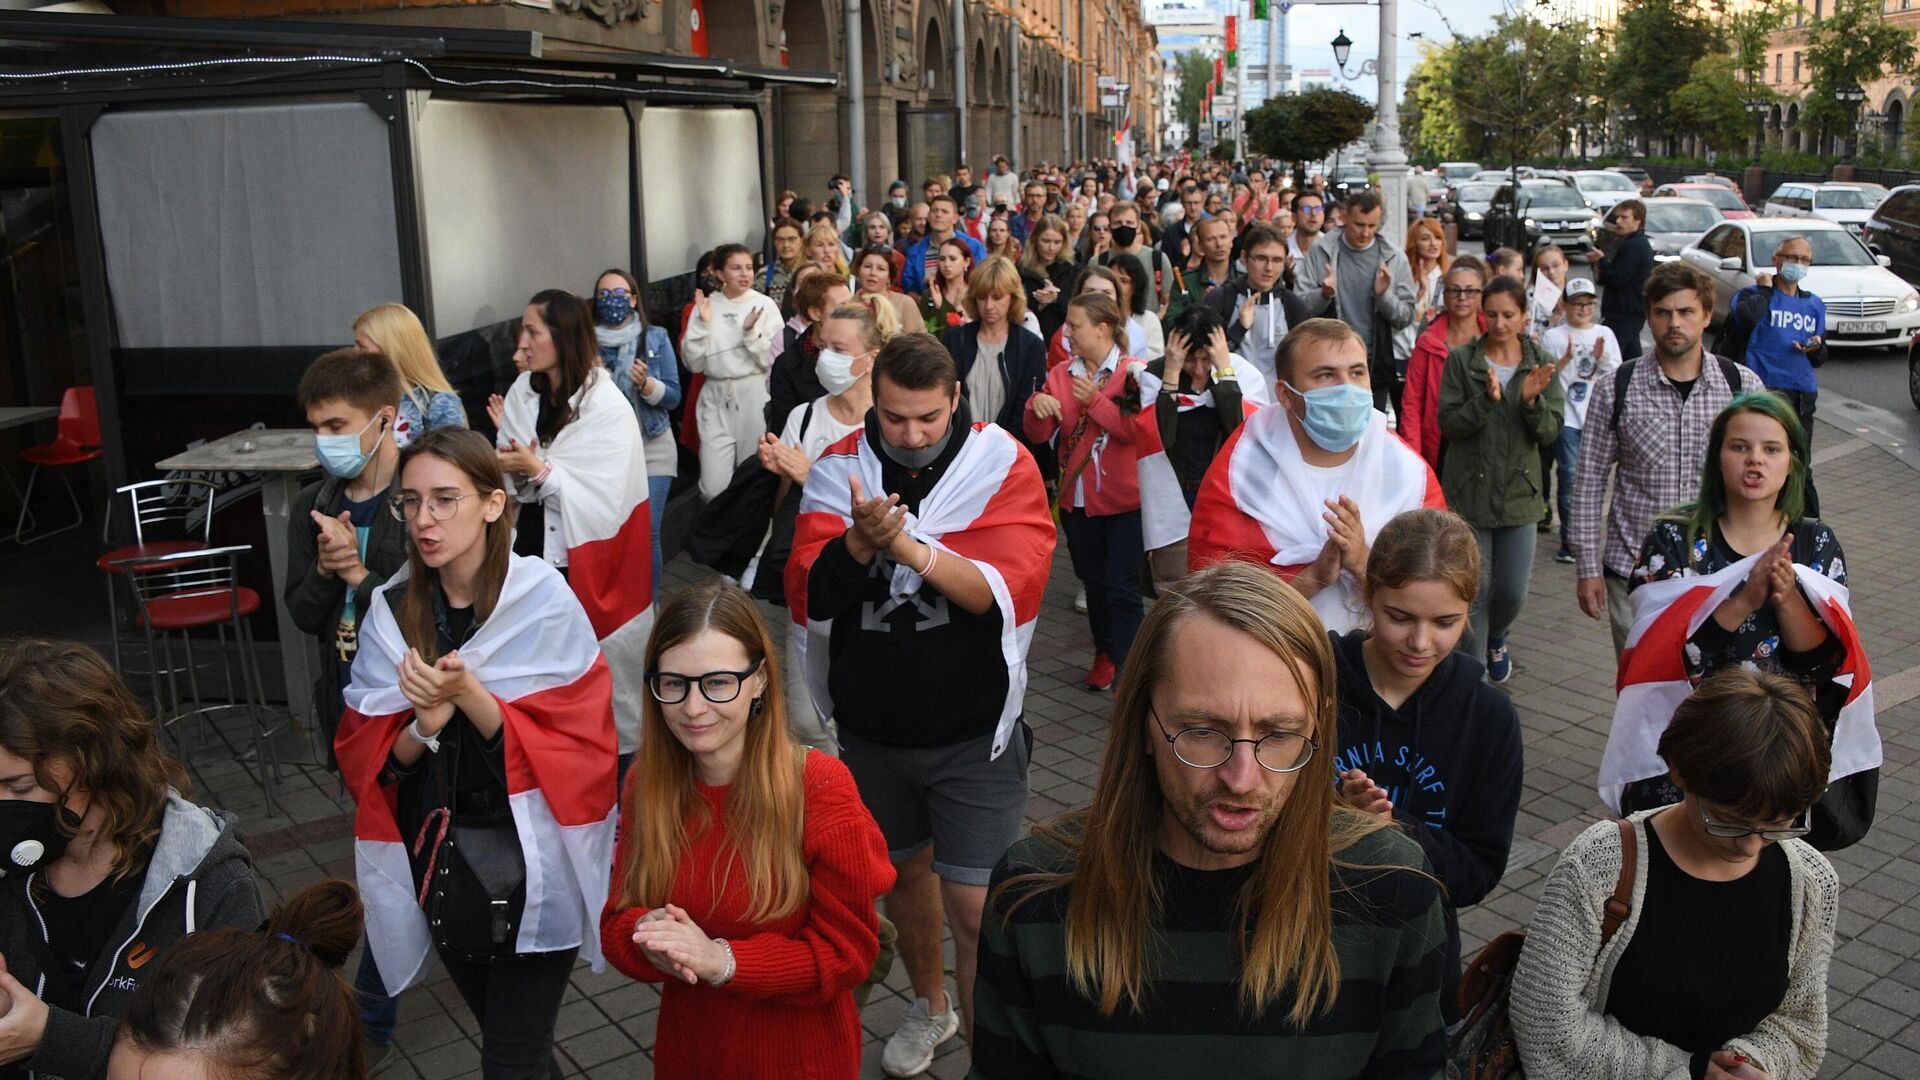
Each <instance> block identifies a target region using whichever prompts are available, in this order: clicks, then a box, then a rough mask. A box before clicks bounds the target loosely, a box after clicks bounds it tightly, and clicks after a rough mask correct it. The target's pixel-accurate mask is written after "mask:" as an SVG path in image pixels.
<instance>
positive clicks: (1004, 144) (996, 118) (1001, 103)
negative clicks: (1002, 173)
mask: <svg viewBox="0 0 1920 1080" xmlns="http://www.w3.org/2000/svg"><path fill="white" fill-rule="evenodd" d="M990 63H991V65H992V66H991V67H989V68H988V69H987V70H988V72H989V75H988V79H987V90H988V94H987V97H988V99H989V100H990V101H992V102H993V123H992V124H991V125H990V126H989V127H988V129H987V130H988V131H989V132H990V133H991V135H990V137H989V138H988V140H987V145H986V147H985V148H984V149H983V150H982V151H981V153H980V158H981V160H983V161H986V160H990V159H991V158H992V157H993V155H995V154H1004V153H1006V152H1007V151H1008V150H1009V149H1011V148H1012V146H1013V125H1012V117H1013V108H1012V105H1013V102H1012V101H1011V100H1010V99H1009V97H1008V90H1009V89H1010V87H1009V86H1008V83H1007V54H1006V53H1005V52H1003V51H1001V48H1000V45H999V43H998V42H995V43H994V46H993V60H992V61H991V62H990Z"/></svg>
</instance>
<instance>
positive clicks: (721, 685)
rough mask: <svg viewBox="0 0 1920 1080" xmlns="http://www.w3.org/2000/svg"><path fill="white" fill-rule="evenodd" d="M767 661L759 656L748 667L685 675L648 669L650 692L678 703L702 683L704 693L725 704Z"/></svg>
mask: <svg viewBox="0 0 1920 1080" xmlns="http://www.w3.org/2000/svg"><path fill="white" fill-rule="evenodd" d="M763 661H764V658H762V659H761V660H755V661H754V662H753V663H752V664H749V665H748V666H747V669H746V670H745V671H709V672H707V673H706V674H704V675H682V674H680V673H679V672H677V671H649V672H647V692H648V693H650V694H652V695H653V700H655V701H657V702H659V703H660V704H662V705H678V704H680V703H681V702H683V701H685V700H687V694H689V693H690V692H692V689H693V687H694V686H695V685H696V684H698V685H699V687H700V696H701V697H703V698H706V699H707V700H708V701H711V702H713V703H714V704H715V705H725V704H726V703H727V702H729V701H732V700H733V699H734V698H737V697H739V696H740V686H741V684H742V683H744V682H746V679H747V677H748V676H749V675H752V674H753V673H754V672H756V671H759V670H760V665H761V663H762V662H763Z"/></svg>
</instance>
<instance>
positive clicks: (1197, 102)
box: [1174, 50, 1213, 139]
mask: <svg viewBox="0 0 1920 1080" xmlns="http://www.w3.org/2000/svg"><path fill="white" fill-rule="evenodd" d="M1174 62H1175V63H1176V64H1177V65H1178V66H1179V72H1180V96H1179V97H1178V98H1177V99H1176V100H1175V105H1174V108H1175V111H1176V115H1177V116H1178V117H1179V119H1180V121H1181V122H1182V123H1184V124H1186V125H1187V131H1188V132H1189V133H1190V134H1191V135H1192V136H1193V137H1194V138H1196V139H1197V138H1198V137H1199V135H1200V133H1201V132H1202V131H1205V130H1206V129H1207V127H1206V123H1205V121H1204V120H1203V118H1202V117H1201V116H1200V107H1201V103H1202V102H1203V101H1204V100H1205V99H1206V96H1207V83H1208V82H1210V81H1212V79H1213V60H1212V59H1211V58H1210V57H1208V56H1206V55H1205V54H1203V53H1200V52H1197V51H1194V50H1188V51H1187V52H1183V53H1179V54H1176V56H1175V60H1174Z"/></svg>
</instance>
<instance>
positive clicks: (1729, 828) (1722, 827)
mask: <svg viewBox="0 0 1920 1080" xmlns="http://www.w3.org/2000/svg"><path fill="white" fill-rule="evenodd" d="M1697 809H1698V810H1699V812H1700V823H1701V824H1702V825H1705V826H1706V827H1707V835H1708V836H1717V837H1719V838H1720V839H1722V840H1745V839H1746V838H1747V837H1749V836H1758V837H1759V838H1760V839H1762V840H1767V841H1770V842H1772V843H1776V844H1777V843H1779V842H1780V841H1782V840H1798V839H1800V838H1801V837H1803V836H1805V835H1807V834H1808V833H1810V832H1812V831H1813V830H1812V829H1811V828H1809V827H1807V826H1805V825H1789V826H1787V827H1786V828H1784V829H1750V828H1748V827H1746V826H1745V825H1729V824H1727V823H1725V822H1720V821H1715V820H1713V819H1712V818H1710V817H1708V816H1707V811H1706V808H1705V807H1698V808H1697ZM1795 820H1796V821H1804V820H1805V817H1804V816H1803V817H1800V818H1796V819H1795Z"/></svg>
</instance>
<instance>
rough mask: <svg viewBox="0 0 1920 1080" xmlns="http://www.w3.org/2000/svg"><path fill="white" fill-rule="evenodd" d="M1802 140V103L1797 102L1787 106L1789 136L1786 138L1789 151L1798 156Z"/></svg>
mask: <svg viewBox="0 0 1920 1080" xmlns="http://www.w3.org/2000/svg"><path fill="white" fill-rule="evenodd" d="M1801 139H1802V133H1801V131H1800V103H1799V102H1797V101H1796V102H1792V103H1791V104H1789V105H1788V106H1787V136H1786V144H1787V150H1788V151H1789V152H1792V153H1796V154H1797V153H1799V152H1800V147H1801Z"/></svg>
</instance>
